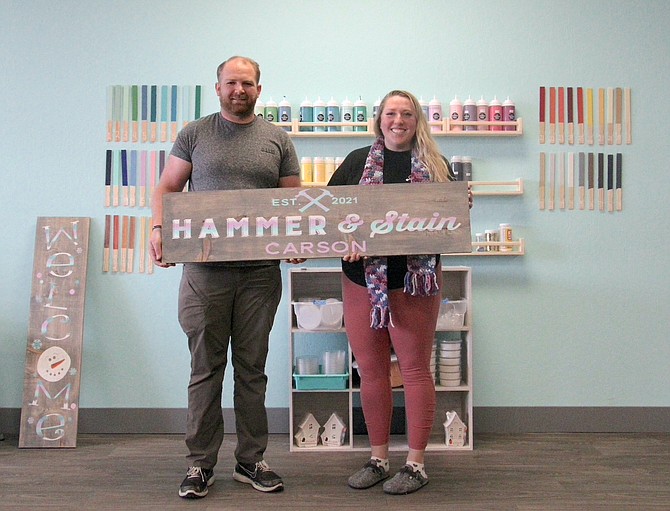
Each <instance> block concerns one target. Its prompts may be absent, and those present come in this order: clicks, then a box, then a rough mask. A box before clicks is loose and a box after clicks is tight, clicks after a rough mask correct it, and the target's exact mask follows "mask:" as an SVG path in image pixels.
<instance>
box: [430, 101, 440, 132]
mask: <svg viewBox="0 0 670 511" xmlns="http://www.w3.org/2000/svg"><path fill="white" fill-rule="evenodd" d="M428 117H429V122H441V121H442V104H441V103H440V100H439V99H437V98H436V97H435V96H433V99H431V100H430V101H429V102H428ZM430 131H432V132H439V131H442V125H441V124H440V125H439V126H432V125H431V127H430Z"/></svg>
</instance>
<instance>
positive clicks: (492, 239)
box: [484, 229, 499, 252]
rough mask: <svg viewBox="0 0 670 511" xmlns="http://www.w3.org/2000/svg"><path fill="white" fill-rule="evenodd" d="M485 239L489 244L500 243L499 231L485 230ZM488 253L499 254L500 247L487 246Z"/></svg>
mask: <svg viewBox="0 0 670 511" xmlns="http://www.w3.org/2000/svg"><path fill="white" fill-rule="evenodd" d="M484 239H485V241H486V242H487V243H497V242H498V239H499V238H498V231H495V230H493V229H485V230H484ZM486 252H498V245H486Z"/></svg>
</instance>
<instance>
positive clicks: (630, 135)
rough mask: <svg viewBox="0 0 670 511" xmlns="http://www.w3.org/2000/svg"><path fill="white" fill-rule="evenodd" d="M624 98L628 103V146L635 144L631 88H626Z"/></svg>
mask: <svg viewBox="0 0 670 511" xmlns="http://www.w3.org/2000/svg"><path fill="white" fill-rule="evenodd" d="M623 93H624V97H625V102H626V144H632V143H633V132H632V129H633V122H632V118H631V114H632V110H633V109H632V107H631V103H630V102H631V99H632V98H631V91H630V87H626V88H625V89H624V90H623Z"/></svg>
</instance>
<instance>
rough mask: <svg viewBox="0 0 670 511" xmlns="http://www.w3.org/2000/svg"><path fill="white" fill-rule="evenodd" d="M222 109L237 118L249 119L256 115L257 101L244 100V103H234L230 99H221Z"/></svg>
mask: <svg viewBox="0 0 670 511" xmlns="http://www.w3.org/2000/svg"><path fill="white" fill-rule="evenodd" d="M220 103H221V108H223V110H224V111H226V112H227V113H229V114H231V115H234V116H236V117H247V116H249V115H250V114H253V113H254V106H255V105H256V101H249V100H248V99H247V100H243V102H233V101H231V100H230V99H228V98H225V99H221V101H220Z"/></svg>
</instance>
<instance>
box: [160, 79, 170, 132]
mask: <svg viewBox="0 0 670 511" xmlns="http://www.w3.org/2000/svg"><path fill="white" fill-rule="evenodd" d="M168 91H169V89H168V86H167V85H161V142H167V132H168V102H169V96H168Z"/></svg>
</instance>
